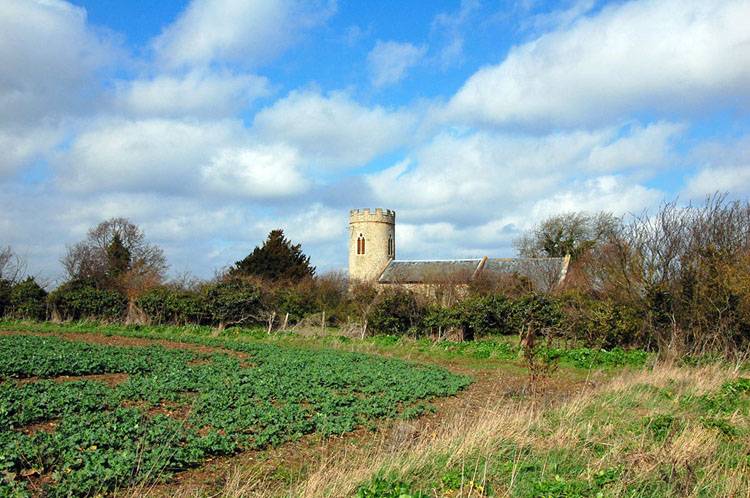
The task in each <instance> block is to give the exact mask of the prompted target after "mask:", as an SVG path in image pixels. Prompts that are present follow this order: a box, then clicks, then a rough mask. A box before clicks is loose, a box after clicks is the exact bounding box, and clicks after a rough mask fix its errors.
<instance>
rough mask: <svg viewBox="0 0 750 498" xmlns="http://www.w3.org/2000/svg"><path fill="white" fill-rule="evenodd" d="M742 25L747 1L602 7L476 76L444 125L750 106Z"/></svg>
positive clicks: (748, 39)
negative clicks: (716, 105)
mask: <svg viewBox="0 0 750 498" xmlns="http://www.w3.org/2000/svg"><path fill="white" fill-rule="evenodd" d="M748 19H750V3H748V2H747V1H745V0H725V1H720V0H658V1H657V0H636V1H631V2H627V3H617V4H615V5H611V6H607V7H605V8H604V9H602V10H601V11H600V12H598V13H597V14H595V15H592V16H590V17H583V18H580V19H579V20H578V21H576V22H574V23H573V24H572V25H571V26H570V27H564V28H562V29H559V30H557V31H553V32H551V33H548V34H546V35H543V36H541V37H539V38H538V39H536V40H533V41H531V42H528V43H526V44H523V45H520V46H517V47H515V48H513V49H512V50H511V51H510V53H509V54H508V56H507V57H506V59H505V60H504V61H503V62H502V63H500V64H498V65H495V66H487V67H485V68H483V69H480V70H479V71H478V72H477V73H475V74H474V75H473V76H472V77H471V78H469V80H468V81H467V82H466V83H465V84H464V86H463V87H462V88H461V89H460V90H459V91H458V93H457V94H456V95H455V96H454V97H453V98H452V100H451V101H450V103H449V105H448V110H447V116H449V117H448V118H447V119H451V118H457V119H461V120H467V121H470V122H483V123H491V124H497V125H508V124H513V123H516V124H522V125H529V126H533V127H547V126H557V125H576V124H592V123H598V124H601V123H603V122H606V120H607V119H611V118H617V117H619V116H623V115H625V116H627V115H633V114H634V113H637V112H638V111H641V110H648V111H651V112H654V111H677V112H683V111H686V112H695V111H697V110H699V109H701V108H702V106H705V105H707V104H709V103H711V104H719V105H720V104H722V103H724V104H727V103H734V104H733V105H736V104H737V102H739V103H741V102H743V101H744V102H745V106H747V102H748V101H750V100H748V99H749V98H750V90H748V89H750V50H748V48H747V47H748V45H749V44H750V30H748V29H747V23H748ZM732 99H738V100H737V101H735V100H732ZM740 105H741V104H740Z"/></svg>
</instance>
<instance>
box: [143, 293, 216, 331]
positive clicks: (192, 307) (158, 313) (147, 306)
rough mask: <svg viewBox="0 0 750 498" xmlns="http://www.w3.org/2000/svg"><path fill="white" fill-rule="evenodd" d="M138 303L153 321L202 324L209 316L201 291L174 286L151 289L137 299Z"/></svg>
mask: <svg viewBox="0 0 750 498" xmlns="http://www.w3.org/2000/svg"><path fill="white" fill-rule="evenodd" d="M136 305H137V306H138V307H139V308H140V309H141V310H142V311H143V312H144V313H145V314H146V316H147V317H148V318H149V320H150V321H151V322H152V323H171V324H175V325H186V324H189V323H194V324H202V323H205V322H206V319H207V318H208V317H209V312H208V311H207V309H206V303H205V299H204V298H203V296H202V295H201V294H200V293H198V292H195V291H188V290H183V289H177V288H173V287H157V288H155V289H151V290H149V291H147V292H145V293H144V294H143V295H141V296H140V297H139V298H138V299H137V300H136Z"/></svg>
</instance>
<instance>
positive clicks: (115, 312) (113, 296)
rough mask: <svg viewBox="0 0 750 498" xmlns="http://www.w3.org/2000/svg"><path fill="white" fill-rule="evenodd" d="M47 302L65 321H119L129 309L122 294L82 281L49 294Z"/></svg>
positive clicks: (68, 284)
mask: <svg viewBox="0 0 750 498" xmlns="http://www.w3.org/2000/svg"><path fill="white" fill-rule="evenodd" d="M47 302H48V303H49V305H50V307H51V309H52V312H53V313H54V312H56V313H57V314H58V315H59V317H60V318H62V319H63V320H85V319H96V320H105V321H119V320H122V318H123V317H124V316H125V313H126V311H127V307H128V300H127V298H126V297H125V296H123V295H122V294H121V293H119V292H117V291H113V290H105V289H97V288H96V287H94V286H93V285H90V284H88V283H87V282H81V281H72V282H68V283H66V284H63V285H61V286H60V287H59V288H57V289H55V290H54V291H52V292H51V293H50V294H49V296H48V297H47Z"/></svg>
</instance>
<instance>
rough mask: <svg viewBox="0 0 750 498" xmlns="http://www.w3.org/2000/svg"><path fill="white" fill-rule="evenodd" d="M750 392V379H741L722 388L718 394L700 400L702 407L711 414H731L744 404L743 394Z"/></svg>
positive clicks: (725, 384)
mask: <svg viewBox="0 0 750 498" xmlns="http://www.w3.org/2000/svg"><path fill="white" fill-rule="evenodd" d="M748 392H750V378H746V377H739V378H737V379H734V380H731V381H728V382H726V383H724V384H723V385H722V386H721V389H719V391H718V392H715V393H709V394H705V395H703V396H701V397H700V398H699V402H700V405H701V406H702V407H703V408H704V409H705V410H706V411H708V412H710V413H719V414H730V413H732V412H733V411H735V410H736V409H737V408H739V406H740V404H741V403H742V402H743V396H742V395H743V394H746V393H748Z"/></svg>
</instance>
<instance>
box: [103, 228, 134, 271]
mask: <svg viewBox="0 0 750 498" xmlns="http://www.w3.org/2000/svg"><path fill="white" fill-rule="evenodd" d="M107 266H108V268H107V275H108V276H109V277H110V278H117V277H119V276H120V275H122V274H123V273H125V272H126V271H128V270H129V269H130V251H129V250H128V248H127V247H125V245H124V244H123V243H122V238H121V237H120V234H119V233H117V232H115V235H114V236H113V237H112V242H110V243H109V245H108V246H107Z"/></svg>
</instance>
